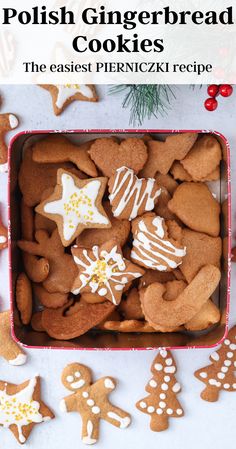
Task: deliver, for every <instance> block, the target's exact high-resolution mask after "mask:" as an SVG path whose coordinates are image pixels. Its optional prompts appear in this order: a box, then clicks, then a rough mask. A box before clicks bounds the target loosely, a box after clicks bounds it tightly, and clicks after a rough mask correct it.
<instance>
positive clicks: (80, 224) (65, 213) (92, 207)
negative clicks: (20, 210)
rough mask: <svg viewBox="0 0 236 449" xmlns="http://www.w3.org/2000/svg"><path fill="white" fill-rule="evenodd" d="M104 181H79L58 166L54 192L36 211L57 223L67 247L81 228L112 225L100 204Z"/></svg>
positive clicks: (102, 179) (101, 179)
mask: <svg viewBox="0 0 236 449" xmlns="http://www.w3.org/2000/svg"><path fill="white" fill-rule="evenodd" d="M106 184H107V179H106V178H91V179H84V180H81V179H79V178H77V177H76V176H75V175H72V174H71V173H69V172H66V171H65V170H61V169H59V170H58V172H57V186H56V187H55V190H54V192H53V194H52V195H51V196H50V197H49V198H47V199H46V200H45V201H43V202H42V203H41V204H39V206H37V207H36V212H38V213H39V214H41V215H43V216H45V217H47V218H49V219H51V220H53V221H55V222H56V224H57V226H58V231H59V234H60V237H61V241H62V243H63V245H64V246H69V245H70V244H71V243H72V242H73V241H74V239H75V238H76V237H78V235H79V234H80V233H81V232H82V231H83V230H84V229H88V228H110V227H111V223H110V221H109V219H108V217H107V215H106V213H105V211H104V209H103V207H102V197H103V194H104V191H105V188H106Z"/></svg>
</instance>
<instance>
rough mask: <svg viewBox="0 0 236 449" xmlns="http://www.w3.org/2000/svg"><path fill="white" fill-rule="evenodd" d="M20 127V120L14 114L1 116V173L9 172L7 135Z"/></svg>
mask: <svg viewBox="0 0 236 449" xmlns="http://www.w3.org/2000/svg"><path fill="white" fill-rule="evenodd" d="M18 125H19V121H18V118H17V117H16V116H15V115H13V114H0V173H3V172H6V171H7V165H8V164H7V144H6V142H5V134H6V133H8V132H9V131H12V130H13V129H15V128H17V126H18Z"/></svg>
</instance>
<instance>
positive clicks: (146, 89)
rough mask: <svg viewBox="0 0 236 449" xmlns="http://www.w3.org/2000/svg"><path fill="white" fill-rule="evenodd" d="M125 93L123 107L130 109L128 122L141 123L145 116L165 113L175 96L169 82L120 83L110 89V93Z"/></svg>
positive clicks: (156, 115)
mask: <svg viewBox="0 0 236 449" xmlns="http://www.w3.org/2000/svg"><path fill="white" fill-rule="evenodd" d="M121 92H124V93H125V98H124V100H123V104H122V106H123V108H129V109H130V123H131V124H132V125H135V124H138V125H142V123H143V121H144V119H145V118H148V119H150V118H151V117H152V116H154V117H158V114H160V115H163V114H165V113H166V112H167V111H168V110H169V109H170V107H171V99H173V98H175V94H174V90H173V87H171V86H170V85H169V84H134V85H133V84H121V85H119V86H114V87H112V88H111V89H110V93H111V94H117V93H121Z"/></svg>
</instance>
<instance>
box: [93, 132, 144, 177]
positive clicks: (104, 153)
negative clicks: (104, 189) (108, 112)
mask: <svg viewBox="0 0 236 449" xmlns="http://www.w3.org/2000/svg"><path fill="white" fill-rule="evenodd" d="M89 154H90V157H91V159H92V160H93V161H94V162H95V164H96V165H97V167H98V168H99V170H101V172H102V173H103V174H104V175H105V176H108V177H109V178H110V177H111V176H112V175H114V174H115V172H116V170H117V169H118V168H120V167H127V168H130V169H132V170H133V171H134V173H135V174H137V173H138V172H139V171H140V170H141V169H142V168H143V166H144V164H145V162H146V160H147V147H146V145H145V143H144V142H143V140H142V139H138V138H131V137H129V138H128V139H125V140H122V141H121V143H120V144H119V143H117V142H115V141H114V139H112V138H109V137H102V138H100V139H97V140H96V141H95V142H94V143H93V144H92V146H91V148H90V150H89ZM150 177H151V176H150Z"/></svg>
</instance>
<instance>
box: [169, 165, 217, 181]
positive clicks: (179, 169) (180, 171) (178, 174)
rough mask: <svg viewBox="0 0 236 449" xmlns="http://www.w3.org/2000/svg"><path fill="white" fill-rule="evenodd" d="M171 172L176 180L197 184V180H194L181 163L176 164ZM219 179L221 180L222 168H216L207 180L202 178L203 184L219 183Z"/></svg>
mask: <svg viewBox="0 0 236 449" xmlns="http://www.w3.org/2000/svg"><path fill="white" fill-rule="evenodd" d="M170 172H171V174H172V175H173V177H174V179H177V180H179V181H188V182H190V181H194V182H197V180H196V179H194V178H192V176H190V174H189V173H188V172H187V170H185V169H184V167H183V165H182V164H181V162H178V161H176V162H174V164H173V165H172V167H171V170H170ZM218 179H220V166H218V167H216V168H215V170H213V172H211V173H209V175H207V176H206V177H205V178H201V182H208V181H217V180H218Z"/></svg>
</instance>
